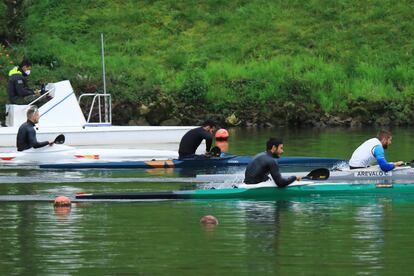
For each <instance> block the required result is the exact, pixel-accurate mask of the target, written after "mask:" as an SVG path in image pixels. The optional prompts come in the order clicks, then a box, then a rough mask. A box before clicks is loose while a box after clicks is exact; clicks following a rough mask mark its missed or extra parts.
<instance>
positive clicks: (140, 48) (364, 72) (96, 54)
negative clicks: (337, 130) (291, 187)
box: [0, 0, 414, 125]
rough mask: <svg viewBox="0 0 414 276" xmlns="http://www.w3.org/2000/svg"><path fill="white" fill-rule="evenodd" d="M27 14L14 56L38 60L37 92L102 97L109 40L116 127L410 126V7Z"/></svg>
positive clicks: (99, 6) (153, 6)
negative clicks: (50, 85) (132, 122)
mask: <svg viewBox="0 0 414 276" xmlns="http://www.w3.org/2000/svg"><path fill="white" fill-rule="evenodd" d="M137 2H138V3H137ZM23 8H24V17H22V20H21V24H22V34H21V41H20V42H19V43H17V44H16V43H14V44H12V46H13V47H14V48H10V47H8V49H7V50H8V51H10V55H11V59H12V61H14V62H18V61H19V60H20V58H21V57H22V55H23V54H26V55H27V56H29V57H30V58H31V60H32V61H33V62H34V63H35V64H34V66H33V75H32V76H31V80H32V83H39V82H41V81H47V82H53V81H59V80H63V79H69V80H71V82H72V85H73V86H74V87H75V89H76V91H77V92H81V91H82V92H93V91H95V90H96V89H98V90H99V89H101V88H100V87H102V85H101V82H102V81H101V59H100V33H104V35H105V44H106V45H105V50H106V66H107V84H108V90H109V91H110V93H112V95H113V97H114V102H115V105H114V114H115V118H114V120H115V122H120V123H126V122H127V121H128V120H129V119H138V118H139V117H140V116H141V117H142V116H143V117H146V119H147V120H148V121H150V123H152V124H159V123H162V121H164V120H166V119H171V118H178V119H179V120H180V121H179V122H180V123H182V124H188V123H198V122H199V121H200V120H202V119H204V118H206V117H210V118H211V117H213V118H214V119H217V120H219V121H224V120H225V118H226V117H228V116H230V115H231V114H233V113H234V114H235V115H236V117H237V118H238V120H241V122H242V124H259V125H260V124H264V123H272V124H277V123H285V124H319V123H320V122H321V121H322V122H325V123H328V124H349V123H350V122H351V121H350V120H349V119H348V120H345V119H346V118H348V117H350V116H351V117H353V122H354V123H363V124H373V123H377V124H410V123H412V122H413V121H414V120H413V118H414V114H413V108H412V107H413V94H414V90H413V88H414V82H413V80H414V69H413V64H414V58H413V56H414V55H413V49H414V47H413V46H414V40H413V35H414V27H413V24H412V17H413V13H412V9H411V8H412V7H411V4H410V1H397V2H395V1H390V0H384V1H370V0H368V1H357V0H354V1H352V0H351V1H331V0H313V1H300V0H298V1H296V0H292V1H264V0H249V1H241V0H235V1H217V0H211V1H208V0H207V1H190V0H188V1H184V0H166V1H132V0H130V1H121V0H115V1H104V0H95V1H74V0H70V1H69V0H62V1H49V0H38V1H27V2H26V4H25V5H23ZM1 11H2V9H0V12H1ZM3 11H4V9H3ZM6 46H7V44H6ZM3 51H4V50H3ZM1 69H2V71H3V73H5V72H6V68H5V67H4V66H3V67H2V68H1ZM8 69H9V68H7V70H8ZM3 87H5V78H4V77H3V78H2V89H3ZM4 93H5V92H3V94H4ZM142 104H144V105H146V106H149V113H146V114H145V112H148V109H140V108H139V107H140V106H141V105H142ZM144 111H145V112H144ZM326 114H330V115H335V116H337V117H335V118H332V117H330V116H329V115H326ZM236 121H237V120H236Z"/></svg>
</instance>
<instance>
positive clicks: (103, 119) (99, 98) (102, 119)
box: [78, 93, 112, 126]
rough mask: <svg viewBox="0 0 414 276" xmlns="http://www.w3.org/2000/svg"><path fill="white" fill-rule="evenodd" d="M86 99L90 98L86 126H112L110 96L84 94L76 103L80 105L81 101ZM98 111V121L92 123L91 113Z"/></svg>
mask: <svg viewBox="0 0 414 276" xmlns="http://www.w3.org/2000/svg"><path fill="white" fill-rule="evenodd" d="M84 98H85V99H86V98H92V102H91V104H90V108H89V112H88V117H87V118H86V124H87V125H89V126H93V125H111V124H112V105H111V102H112V100H111V94H97V93H85V94H82V95H80V96H79V99H78V103H79V105H81V100H82V99H84ZM96 109H97V110H98V114H97V115H98V116H97V118H98V121H95V122H93V121H92V118H93V116H94V114H93V111H94V110H96Z"/></svg>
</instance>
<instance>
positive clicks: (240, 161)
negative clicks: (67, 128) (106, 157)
mask: <svg viewBox="0 0 414 276" xmlns="http://www.w3.org/2000/svg"><path fill="white" fill-rule="evenodd" d="M251 160H252V157H250V156H236V155H226V156H224V157H211V158H208V159H197V158H195V159H183V160H179V159H169V160H147V161H125V162H99V161H96V162H71V163H51V164H42V165H40V167H41V168H45V169H138V168H142V169H152V168H200V167H230V166H246V165H247V164H248V163H249V162H250V161H251ZM340 162H344V160H341V159H337V158H322V157H282V158H279V159H278V163H279V165H281V166H290V165H292V166H293V165H299V166H313V167H315V166H319V167H332V166H333V165H335V164H338V163H340Z"/></svg>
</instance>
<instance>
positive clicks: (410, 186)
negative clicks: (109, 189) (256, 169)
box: [76, 183, 414, 200]
mask: <svg viewBox="0 0 414 276" xmlns="http://www.w3.org/2000/svg"><path fill="white" fill-rule="evenodd" d="M395 193H397V194H398V193H400V194H408V193H410V194H414V183H399V184H376V183H369V184H347V183H327V184H325V183H323V184H320V183H309V184H301V185H292V186H289V187H286V188H277V187H259V188H226V189H206V190H187V191H170V192H149V193H99V194H78V195H76V199H90V200H108V199H110V200H144V199H281V198H286V197H302V196H324V195H341V196H349V195H371V194H395Z"/></svg>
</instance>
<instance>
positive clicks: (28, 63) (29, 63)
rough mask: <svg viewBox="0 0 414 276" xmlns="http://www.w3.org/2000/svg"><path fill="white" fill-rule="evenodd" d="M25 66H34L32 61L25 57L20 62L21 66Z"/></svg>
mask: <svg viewBox="0 0 414 276" xmlns="http://www.w3.org/2000/svg"><path fill="white" fill-rule="evenodd" d="M23 66H32V63H31V62H30V60H28V59H27V58H24V59H23V60H22V62H20V67H23Z"/></svg>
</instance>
